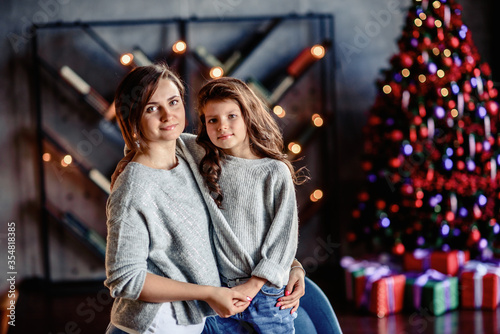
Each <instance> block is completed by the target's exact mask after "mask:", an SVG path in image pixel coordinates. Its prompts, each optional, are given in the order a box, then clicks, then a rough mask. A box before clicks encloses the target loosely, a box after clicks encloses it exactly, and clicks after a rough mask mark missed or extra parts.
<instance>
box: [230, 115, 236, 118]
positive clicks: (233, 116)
mask: <svg viewBox="0 0 500 334" xmlns="http://www.w3.org/2000/svg"><path fill="white" fill-rule="evenodd" d="M236 117H237V115H236V114H231V115H229V118H236Z"/></svg>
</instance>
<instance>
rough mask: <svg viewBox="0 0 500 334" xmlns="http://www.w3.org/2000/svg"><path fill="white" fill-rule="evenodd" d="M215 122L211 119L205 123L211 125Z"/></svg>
mask: <svg viewBox="0 0 500 334" xmlns="http://www.w3.org/2000/svg"><path fill="white" fill-rule="evenodd" d="M215 122H216V120H215V118H211V119H209V120H208V121H207V123H209V124H213V123H215Z"/></svg>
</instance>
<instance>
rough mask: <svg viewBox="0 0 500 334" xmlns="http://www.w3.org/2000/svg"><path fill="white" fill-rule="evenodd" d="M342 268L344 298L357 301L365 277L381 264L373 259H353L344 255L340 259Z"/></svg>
mask: <svg viewBox="0 0 500 334" xmlns="http://www.w3.org/2000/svg"><path fill="white" fill-rule="evenodd" d="M340 264H341V266H342V267H343V268H344V276H345V290H346V299H347V300H348V301H355V300H356V301H358V302H357V306H359V301H360V300H361V295H362V294H363V290H364V286H365V282H366V277H365V275H370V274H371V273H372V272H373V271H374V270H376V269H377V268H380V267H382V264H380V263H379V262H375V261H367V260H355V259H353V258H352V257H350V256H344V257H343V258H342V259H341V261H340Z"/></svg>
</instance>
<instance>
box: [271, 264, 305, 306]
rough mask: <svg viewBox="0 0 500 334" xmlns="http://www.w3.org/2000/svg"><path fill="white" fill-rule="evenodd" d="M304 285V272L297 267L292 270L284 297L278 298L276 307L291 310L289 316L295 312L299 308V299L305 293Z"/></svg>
mask: <svg viewBox="0 0 500 334" xmlns="http://www.w3.org/2000/svg"><path fill="white" fill-rule="evenodd" d="M297 263H298V261H297ZM299 265H300V263H299ZM305 284H306V283H305V271H304V270H303V269H302V266H300V268H298V267H297V266H296V267H295V268H292V270H291V271H290V277H289V279H288V284H287V286H286V288H285V297H281V298H279V299H278V303H277V304H276V306H278V307H280V309H282V310H283V309H288V308H291V310H290V314H293V313H294V312H296V311H297V309H298V308H299V304H300V298H301V297H302V296H303V295H304V294H305V292H306V289H305Z"/></svg>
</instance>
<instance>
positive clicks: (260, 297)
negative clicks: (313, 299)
mask: <svg viewBox="0 0 500 334" xmlns="http://www.w3.org/2000/svg"><path fill="white" fill-rule="evenodd" d="M284 292H285V287H283V288H281V289H278V288H274V287H271V286H269V285H267V284H264V286H262V288H261V290H260V291H259V293H257V295H256V296H255V297H254V298H253V300H252V302H251V303H250V306H248V308H247V309H246V310H245V311H243V312H241V313H238V314H235V315H233V316H231V317H229V318H221V317H208V318H207V320H206V323H205V330H204V331H203V333H234V334H244V333H264V334H265V333H273V334H279V333H286V334H293V333H295V329H294V325H293V320H294V319H295V318H296V317H297V313H294V314H290V309H285V310H280V309H279V307H276V304H277V303H278V301H277V299H278V298H280V297H282V296H284Z"/></svg>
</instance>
